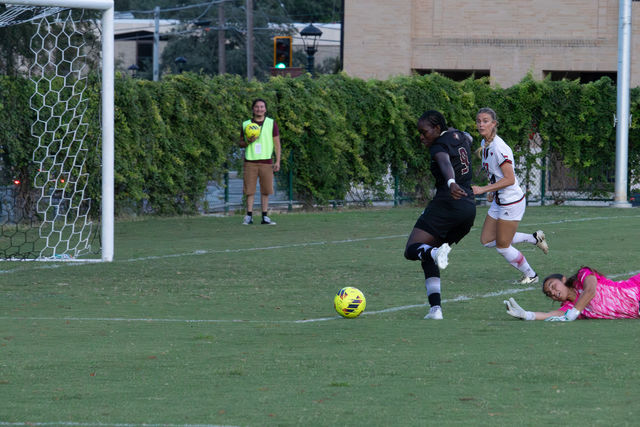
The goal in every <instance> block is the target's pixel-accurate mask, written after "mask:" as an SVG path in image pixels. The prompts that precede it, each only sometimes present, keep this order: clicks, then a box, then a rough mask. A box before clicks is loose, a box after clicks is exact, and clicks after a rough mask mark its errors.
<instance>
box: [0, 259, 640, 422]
mask: <svg viewBox="0 0 640 427" xmlns="http://www.w3.org/2000/svg"><path fill="white" fill-rule="evenodd" d="M639 273H640V270H637V271H631V272H628V273H620V274H612V275H609V278H610V279H616V278H618V277H631V276H635V275H636V274H639ZM537 289H539V288H538V287H537V286H534V287H531V286H530V287H527V288H516V289H504V290H501V291H495V292H488V293H486V294H482V295H476V296H467V295H459V296H457V297H455V298H452V299H445V300H443V301H442V302H443V303H454V302H458V301H472V300H476V299H484V298H493V297H499V296H502V295H513V294H518V293H521V292H527V291H533V290H537ZM426 306H427V303H423V304H412V305H402V306H398V307H389V308H385V309H382V310H376V311H365V312H364V313H362V316H372V315H375V314H383V313H392V312H396V311H403V310H410V309H413V308H419V307H426ZM336 319H342V317H341V316H338V315H336V316H329V317H318V318H315V319H300V320H242V319H162V318H152V317H149V318H126V317H9V316H6V317H0V320H12V321H13V320H30V321H33V320H54V321H66V322H71V321H77V322H146V323H262V324H264V323H280V324H282V323H313V322H326V321H329V320H336ZM0 425H1V424H0Z"/></svg>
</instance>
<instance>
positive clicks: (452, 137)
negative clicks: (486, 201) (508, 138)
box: [429, 129, 475, 203]
mask: <svg viewBox="0 0 640 427" xmlns="http://www.w3.org/2000/svg"><path fill="white" fill-rule="evenodd" d="M439 152H444V153H447V154H448V155H449V158H450V159H451V165H452V166H453V171H454V172H455V179H456V183H457V184H458V185H459V186H460V187H462V189H463V190H464V191H466V192H467V196H466V197H464V198H463V199H461V200H468V201H470V202H474V203H475V196H474V195H473V190H471V175H472V173H471V171H472V169H471V137H470V136H469V135H468V134H466V133H464V132H461V131H459V130H457V129H449V130H448V131H446V132H445V133H443V134H442V135H440V136H439V137H438V138H437V139H436V140H435V141H434V142H433V144H432V145H431V147H430V148H429V153H430V154H431V173H432V174H433V177H434V178H435V179H436V195H435V196H434V200H436V199H448V200H452V197H451V192H450V191H449V187H448V186H447V180H446V179H445V177H444V175H442V171H441V170H440V166H438V162H437V161H436V159H435V154H436V153H439Z"/></svg>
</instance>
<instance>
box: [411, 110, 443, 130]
mask: <svg viewBox="0 0 640 427" xmlns="http://www.w3.org/2000/svg"><path fill="white" fill-rule="evenodd" d="M418 122H427V123H429V124H430V125H431V126H434V127H435V126H439V127H440V132H443V131H445V130H447V129H448V128H447V119H445V118H444V116H443V115H442V113H441V112H440V111H436V110H427V111H425V112H424V113H423V114H422V115H421V116H420V118H419V119H418Z"/></svg>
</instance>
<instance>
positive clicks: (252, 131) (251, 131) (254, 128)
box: [244, 123, 261, 138]
mask: <svg viewBox="0 0 640 427" xmlns="http://www.w3.org/2000/svg"><path fill="white" fill-rule="evenodd" d="M260 130H261V129H260V126H259V125H257V124H255V123H249V124H248V125H247V127H246V128H244V134H245V136H246V137H247V138H253V137H254V136H255V137H256V138H257V137H259V136H260Z"/></svg>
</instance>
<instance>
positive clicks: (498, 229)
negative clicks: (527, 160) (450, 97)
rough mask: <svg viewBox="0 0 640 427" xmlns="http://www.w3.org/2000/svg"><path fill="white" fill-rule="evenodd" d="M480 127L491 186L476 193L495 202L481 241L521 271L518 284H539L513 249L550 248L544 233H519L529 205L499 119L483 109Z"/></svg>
mask: <svg viewBox="0 0 640 427" xmlns="http://www.w3.org/2000/svg"><path fill="white" fill-rule="evenodd" d="M476 127H477V128H478V132H479V133H480V135H481V136H482V137H483V140H482V142H481V145H482V169H483V170H484V171H485V172H486V173H487V177H488V178H489V184H487V185H484V186H477V185H474V186H472V189H473V194H475V195H478V194H484V193H488V194H487V200H488V201H490V202H491V207H490V208H489V212H487V216H486V218H485V220H484V225H483V226H482V233H481V235H480V241H481V242H482V244H483V245H484V246H486V247H488V248H493V247H495V248H496V251H498V253H499V254H500V255H502V256H503V257H504V258H505V259H506V260H507V262H509V264H511V265H512V266H514V267H515V268H517V269H518V270H520V272H521V273H522V277H521V278H520V280H518V282H517V283H519V284H522V285H526V284H529V283H536V282H538V280H539V279H538V275H537V274H536V272H535V271H534V270H533V268H531V266H530V265H529V263H528V262H527V260H526V258H525V257H524V255H522V252H520V251H519V250H517V249H516V248H514V247H513V246H512V245H513V244H515V243H522V242H529V243H532V244H534V245H536V246H537V247H539V248H540V249H542V251H543V252H544V253H545V254H546V253H547V252H549V246H548V244H547V241H546V239H545V235H544V232H543V231H542V230H538V231H536V232H535V233H533V234H528V233H519V232H518V225H519V224H520V220H522V217H523V216H524V211H525V208H526V204H527V201H526V198H525V195H524V192H523V191H522V189H521V188H520V185H519V183H518V178H517V177H516V175H515V162H514V158H513V151H512V150H511V147H509V146H508V145H507V144H506V143H505V142H504V141H503V140H502V138H500V137H499V136H498V135H497V128H498V117H497V115H496V113H495V111H493V110H492V109H491V108H481V109H480V111H478V114H477V115H476Z"/></svg>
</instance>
